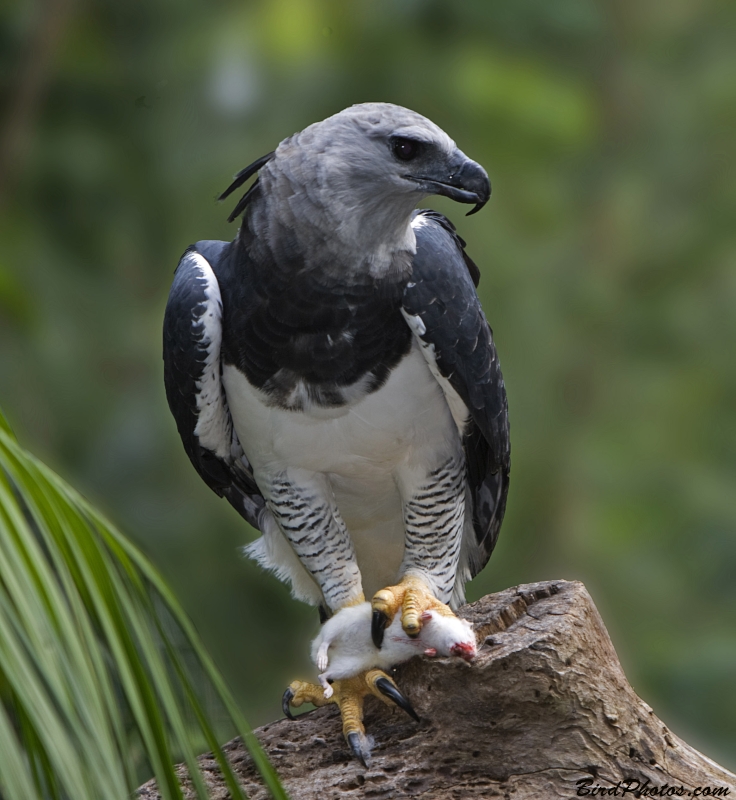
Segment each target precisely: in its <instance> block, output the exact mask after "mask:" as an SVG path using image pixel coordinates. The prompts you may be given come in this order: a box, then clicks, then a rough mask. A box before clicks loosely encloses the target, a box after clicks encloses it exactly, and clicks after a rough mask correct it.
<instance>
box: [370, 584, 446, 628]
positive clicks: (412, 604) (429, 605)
mask: <svg viewBox="0 0 736 800" xmlns="http://www.w3.org/2000/svg"><path fill="white" fill-rule="evenodd" d="M371 605H372V607H373V611H374V612H378V613H380V614H383V615H385V620H384V622H385V625H384V627H387V626H388V625H390V624H391V621H392V620H393V618H394V616H395V615H396V614H397V612H398V611H399V609H401V627H402V628H403V629H404V631H405V632H406V634H407V635H408V636H418V635H419V632H420V631H421V630H422V624H423V623H422V614H424V613H425V612H427V611H430V610H432V611H436V612H437V613H438V614H441V615H442V616H444V617H452V616H454V614H453V613H452V611H451V610H450V608H449V607H448V606H446V605H445V604H444V603H441V602H440V601H439V600H438V599H437V598H436V597H435V596H434V595H433V594H432V593H431V592H430V591H429V589H428V588H427V586H426V584H425V583H424V581H423V580H422V579H421V578H419V577H417V576H416V575H405V576H404V577H403V578H402V579H401V580H400V581H399V583H398V584H396V586H387V587H386V588H384V589H381V590H380V591H378V592H376V593H375V595H373V601H372V603H371Z"/></svg>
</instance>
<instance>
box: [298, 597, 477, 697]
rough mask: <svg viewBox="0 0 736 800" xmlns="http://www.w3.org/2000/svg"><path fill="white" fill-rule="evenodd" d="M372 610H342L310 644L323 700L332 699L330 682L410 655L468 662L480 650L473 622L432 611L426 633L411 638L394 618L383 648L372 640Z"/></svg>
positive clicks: (366, 606)
mask: <svg viewBox="0 0 736 800" xmlns="http://www.w3.org/2000/svg"><path fill="white" fill-rule="evenodd" d="M372 615H373V612H372V608H371V604H370V603H367V602H366V603H360V604H359V605H356V606H350V607H348V608H344V609H342V610H341V611H338V612H337V614H335V615H334V616H333V617H331V618H330V619H328V620H327V622H325V624H324V625H323V626H322V630H321V631H320V632H319V635H318V636H317V637H316V638H315V639H314V641H313V642H312V661H313V662H314V663H315V664H316V665H317V668H318V669H319V671H320V675H319V682H320V683H321V684H322V686H323V688H324V691H325V697H331V696H332V686H330V681H333V680H340V679H342V678H352V677H353V676H355V675H357V674H358V673H360V672H365V671H367V670H369V669H383V670H387V669H390V668H391V667H394V666H396V665H397V664H401V663H402V662H404V661H408V660H409V659H410V658H412V656H416V655H426V656H459V657H460V658H463V659H465V660H466V661H470V660H471V659H472V658H474V657H475V655H476V652H477V648H476V642H475V634H474V633H473V628H472V626H471V625H470V623H469V622H467V621H466V620H464V619H459V618H458V617H455V616H445V615H443V614H440V613H439V612H438V611H434V610H430V611H425V612H424V613H423V614H422V623H423V624H422V630H421V631H420V633H419V635H418V636H417V637H416V638H411V637H410V636H407V634H406V633H405V632H404V629H403V628H402V627H401V614H396V616H395V617H394V619H393V621H392V622H391V624H390V625H389V626H388V628H386V631H385V633H384V637H383V644H382V646H381V648H380V649H379V648H377V647H376V646H375V644H373V639H372V638H371V619H372Z"/></svg>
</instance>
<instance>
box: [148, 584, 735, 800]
mask: <svg viewBox="0 0 736 800" xmlns="http://www.w3.org/2000/svg"><path fill="white" fill-rule="evenodd" d="M461 616H463V617H465V618H466V619H468V620H470V621H471V622H472V623H473V625H474V627H475V630H476V634H477V636H478V640H479V642H480V643H481V645H482V646H481V647H480V650H479V654H478V657H477V658H476V659H475V661H474V662H473V663H472V664H467V663H465V662H464V661H461V660H460V659H436V660H429V659H422V660H419V659H414V660H413V661H410V662H408V663H407V664H404V665H402V667H400V668H399V669H398V670H397V675H396V680H397V682H398V684H399V686H400V687H401V688H402V690H403V691H404V692H405V693H406V694H407V696H408V697H409V698H410V699H411V701H412V703H413V705H414V707H415V708H416V710H417V711H418V713H419V714H420V716H421V717H422V722H421V723H419V724H417V723H416V722H414V721H412V720H411V719H410V718H409V717H407V716H406V715H405V714H404V713H403V712H401V711H399V710H398V709H396V710H394V709H389V708H386V707H385V706H383V705H382V704H381V703H380V702H379V701H377V700H376V701H374V700H373V698H371V699H370V700H369V701H368V703H367V709H366V719H365V722H366V727H367V729H368V731H369V733H371V734H372V735H373V736H374V737H375V740H376V744H375V748H374V750H373V755H372V762H371V764H370V767H369V768H368V769H365V768H364V767H362V766H361V765H360V764H359V763H358V762H357V761H356V760H355V759H353V758H352V757H351V756H350V754H349V752H348V749H347V746H346V745H345V742H344V740H343V738H342V733H341V727H340V722H339V717H338V713H337V710H336V709H335V708H334V707H328V708H322V709H318V710H315V711H312V712H309V713H307V714H305V715H303V716H302V717H301V718H300V719H299V720H298V721H296V722H290V721H288V720H281V721H279V722H275V723H272V724H270V725H266V726H264V727H263V728H260V729H258V731H256V733H257V735H258V738H259V739H260V741H261V743H262V744H263V746H264V748H265V750H266V752H267V753H268V755H269V757H270V758H271V760H272V762H273V764H274V765H275V767H276V769H277V771H278V773H279V775H280V776H281V778H282V780H283V782H284V785H285V786H286V788H287V791H288V792H289V794H290V795H291V797H292V798H293V799H294V800H328V799H329V798H345V800H350V798H356V799H357V798H405V797H415V796H419V797H422V798H423V799H424V800H448V798H458V800H460V799H461V798H462V800H466V799H467V798H490V797H504V798H513V800H527V798H528V799H529V800H531V799H532V798H534V800H539V798H543V799H544V798H572V797H575V796H578V795H579V793H580V792H581V791H582V792H584V791H585V790H586V789H587V791H588V792H589V794H588V795H587V796H599V794H600V793H599V792H595V787H597V786H600V787H605V788H606V789H609V788H611V787H616V786H618V789H617V791H616V793H615V796H622V795H623V794H624V789H625V788H628V789H629V792H628V795H624V796H629V797H634V796H636V795H635V794H634V789H635V788H637V783H636V782H638V786H639V787H642V786H644V787H646V788H645V790H644V793H643V796H677V795H676V794H674V793H672V794H669V795H668V794H667V792H668V789H665V790H664V792H665V794H664V795H660V794H652V789H655V788H656V789H657V790H659V788H660V787H663V786H664V785H665V784H666V785H667V787H672V786H675V787H680V786H682V787H683V795H684V796H688V794H687V793H688V792H692V791H694V790H695V789H697V788H699V787H703V788H705V787H708V788H709V789H711V790H712V789H720V790H721V791H723V790H728V793H729V794H730V796H736V775H733V774H732V773H730V772H728V771H727V770H725V769H723V768H722V767H719V766H718V765H717V764H715V763H714V762H713V761H711V760H710V759H708V758H706V757H705V756H703V755H701V754H700V753H698V752H697V751H696V750H694V749H693V748H692V747H690V746H689V745H687V744H686V743H685V742H683V741H681V740H680V739H678V737H677V736H675V735H674V734H673V733H672V732H671V731H669V730H668V729H667V727H666V726H665V725H664V724H663V723H662V722H661V721H660V720H659V719H658V718H657V717H656V716H655V715H654V712H653V711H652V709H651V708H650V707H649V706H648V705H647V704H646V703H644V702H643V701H642V700H641V699H640V698H639V697H637V695H636V694H635V693H634V691H633V689H632V688H631V686H630V685H629V683H628V681H627V680H626V676H625V675H624V673H623V670H622V669H621V665H620V664H619V661H618V658H617V656H616V653H615V651H614V649H613V645H612V644H611V640H610V638H609V636H608V633H607V631H606V629H605V626H604V625H603V621H602V620H601V618H600V615H599V614H598V611H597V609H596V607H595V605H594V604H593V601H592V599H591V598H590V595H589V594H588V592H587V591H586V589H585V587H584V586H583V585H582V584H581V583H576V582H567V581H552V582H547V583H536V584H528V585H524V586H518V587H516V588H513V589H507V590H506V591H503V592H499V593H498V594H494V595H488V596H487V597H484V598H482V599H481V600H479V601H478V602H477V603H473V604H472V605H468V606H466V607H464V608H463V609H462V611H461ZM226 750H227V752H228V753H229V756H230V758H231V760H232V762H233V764H234V765H235V766H236V768H237V771H238V774H239V776H240V779H241V781H242V783H243V786H244V788H245V790H246V791H247V793H248V796H249V797H250V798H253V800H260V798H266V797H268V793H267V792H266V790H265V789H264V788H263V786H262V784H261V783H260V781H259V780H258V778H257V775H256V772H255V770H254V768H253V766H252V763H251V761H250V758H249V756H248V755H247V754H246V753H244V751H243V748H242V746H241V744H240V741H239V740H237V739H236V740H234V741H232V742H230V744H228V745H227V746H226ZM201 763H202V767H203V770H204V774H205V778H206V781H207V784H208V786H209V787H210V789H211V792H212V797H213V798H216V799H217V800H223V799H224V798H227V797H229V795H228V793H227V790H226V789H225V788H224V786H223V784H222V781H221V778H220V775H219V772H218V769H217V765H216V763H215V762H214V760H213V759H212V758H211V757H208V756H204V757H203V758H202V762H201ZM180 773H181V774H182V776H183V783H184V785H185V786H186V785H187V784H186V778H185V775H186V773H185V771H184V770H181V771H180ZM580 781H589V782H590V785H589V786H585V785H584V784H580V783H579V782H580ZM626 781H629V782H630V783H628V784H626V783H625V782H626ZM619 782H621V783H620V784H619ZM647 782H648V783H647ZM647 792H649V794H647ZM610 795H611V796H614V792H610ZM140 796H141V798H144V800H154V799H156V800H158V798H159V797H160V795H159V794H158V792H157V791H156V789H155V785H154V784H153V783H148V784H146V785H145V786H144V787H142V788H141V790H140ZM186 796H187V798H189V797H193V796H194V795H193V794H191V793H187V795H186ZM581 796H586V795H585V794H583V795H581ZM704 796H708V795H707V794H705V795H704ZM716 796H726V795H724V794H720V795H716Z"/></svg>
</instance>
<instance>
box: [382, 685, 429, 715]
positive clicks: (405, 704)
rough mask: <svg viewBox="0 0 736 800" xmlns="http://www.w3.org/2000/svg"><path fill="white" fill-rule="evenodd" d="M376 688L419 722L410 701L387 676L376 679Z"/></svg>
mask: <svg viewBox="0 0 736 800" xmlns="http://www.w3.org/2000/svg"><path fill="white" fill-rule="evenodd" d="M376 689H378V691H379V692H380V693H381V694H382V695H383V696H384V697H388V699H389V700H392V701H393V702H394V703H396V705H397V706H398V707H399V708H403V709H404V711H406V713H407V714H408V715H409V716H410V717H413V718H414V719H415V720H416V721H417V722H419V714H417V712H416V711H414V709H413V708H412V705H411V703H410V702H409V701H408V700H407V699H406V698H405V697H404V695H403V694H401V692H400V691H399V690H398V689H397V688H396V686H395V685H394V684H393V683H391V681H390V680H389V679H388V678H379V679H378V680H377V681H376Z"/></svg>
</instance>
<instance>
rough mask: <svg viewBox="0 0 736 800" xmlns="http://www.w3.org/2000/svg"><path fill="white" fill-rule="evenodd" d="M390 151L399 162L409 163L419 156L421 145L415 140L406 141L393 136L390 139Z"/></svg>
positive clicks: (400, 137) (401, 137)
mask: <svg viewBox="0 0 736 800" xmlns="http://www.w3.org/2000/svg"><path fill="white" fill-rule="evenodd" d="M391 149H392V150H393V152H394V155H395V156H396V158H398V159H400V160H401V161H411V160H412V159H413V158H416V157H417V156H418V155H419V152H420V151H421V149H422V143H421V142H418V141H417V140H416V139H407V138H405V137H403V136H394V137H393V139H391Z"/></svg>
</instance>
